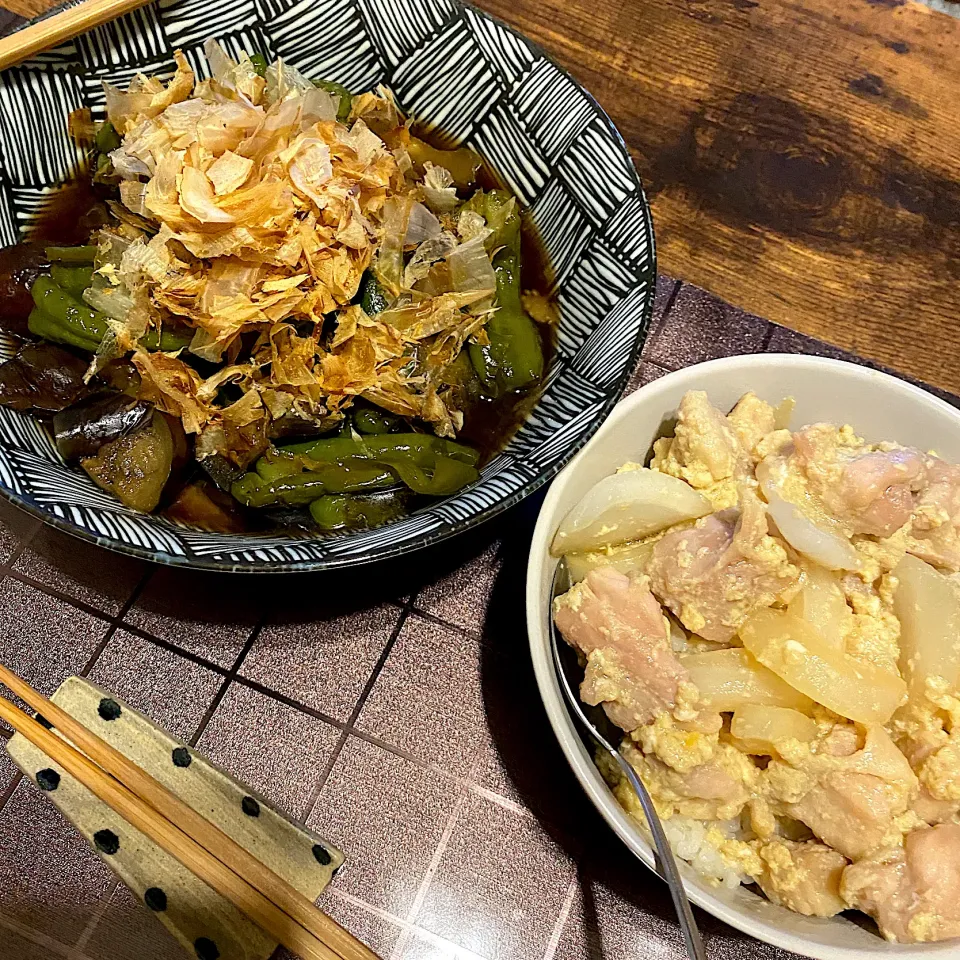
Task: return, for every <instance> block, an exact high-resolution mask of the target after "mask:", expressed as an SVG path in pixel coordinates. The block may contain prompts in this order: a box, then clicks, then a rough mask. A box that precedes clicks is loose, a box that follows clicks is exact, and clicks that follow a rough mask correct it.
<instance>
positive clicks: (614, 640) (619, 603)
mask: <svg viewBox="0 0 960 960" xmlns="http://www.w3.org/2000/svg"><path fill="white" fill-rule="evenodd" d="M553 616H554V620H555V621H556V624H557V627H558V629H559V630H560V632H561V633H562V634H563V637H564V639H565V640H566V641H567V643H569V644H570V645H571V646H573V647H576V648H577V649H578V650H579V651H580V652H581V653H582V654H583V655H584V656H585V657H586V660H587V665H586V673H585V675H584V679H583V683H582V685H581V687H580V696H581V698H582V699H583V700H584V702H585V703H589V704H592V705H596V704H599V703H602V704H603V707H604V710H606V712H607V716H609V717H610V719H611V720H612V721H613V722H614V723H615V724H616V725H617V726H618V727H621V728H622V729H623V730H626V731H627V732H629V731H631V730H635V729H636V728H637V727H639V726H641V725H642V724H645V723H649V722H650V721H651V720H653V719H654V718H655V717H656V716H657V715H658V714H660V713H663V712H664V711H670V710H673V708H674V707H675V706H676V703H677V690H678V687H679V685H680V684H682V683H685V682H689V678H688V676H687V672H686V670H684V669H683V667H681V666H680V662H679V661H678V660H677V658H676V655H675V654H674V653H673V650H672V649H671V645H670V639H669V636H668V634H667V628H666V624H665V622H664V617H663V614H662V613H661V612H660V605H659V604H658V603H657V601H656V600H655V599H654V597H653V594H651V593H650V588H649V587H648V586H647V583H646V580H644V579H631V578H629V577H627V576H626V575H625V574H622V573H620V572H618V571H617V570H614V569H613V568H611V567H606V568H603V569H600V570H592V571H591V572H590V573H588V574H587V578H586V579H585V580H581V581H580V583H578V584H577V585H576V586H574V587H573V588H572V589H570V590H568V591H567V592H566V593H565V594H564V595H563V596H561V597H558V598H557V599H556V600H555V601H554V608H553Z"/></svg>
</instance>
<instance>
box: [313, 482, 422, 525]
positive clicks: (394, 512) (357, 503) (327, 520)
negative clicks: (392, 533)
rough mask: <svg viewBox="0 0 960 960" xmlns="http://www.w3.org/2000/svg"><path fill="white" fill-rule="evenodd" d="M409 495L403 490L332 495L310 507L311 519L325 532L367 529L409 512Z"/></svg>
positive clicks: (322, 498)
mask: <svg viewBox="0 0 960 960" xmlns="http://www.w3.org/2000/svg"><path fill="white" fill-rule="evenodd" d="M409 496H410V495H409V494H408V493H406V492H405V491H403V490H385V491H383V492H382V493H373V494H363V495H356V494H355V495H353V496H350V495H348V494H330V495H327V496H323V497H320V499H319V500H314V501H313V503H311V504H310V516H312V517H313V520H314V522H315V523H316V525H317V526H318V527H319V528H320V529H321V530H323V531H325V532H328V533H329V532H333V531H334V530H368V529H370V528H371V527H378V526H380V524H382V523H389V522H390V521H391V520H396V519H397V518H398V517H401V516H403V514H404V513H406V510H407V505H408V500H409Z"/></svg>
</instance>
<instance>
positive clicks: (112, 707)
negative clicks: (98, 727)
mask: <svg viewBox="0 0 960 960" xmlns="http://www.w3.org/2000/svg"><path fill="white" fill-rule="evenodd" d="M97 713H99V714H100V719H101V720H108V721H109V720H116V719H117V717H119V716H120V714H121V713H123V710H121V709H120V704H119V703H117V701H116V700H114V699H112V698H111V697H104V698H103V699H102V700H101V701H100V706H99V707H97Z"/></svg>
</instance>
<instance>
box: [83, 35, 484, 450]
mask: <svg viewBox="0 0 960 960" xmlns="http://www.w3.org/2000/svg"><path fill="white" fill-rule="evenodd" d="M205 51H206V55H207V60H208V62H209V64H210V69H211V72H212V76H211V77H210V78H209V79H204V80H201V79H199V78H198V77H197V76H196V75H195V74H194V72H193V70H192V68H191V66H190V64H189V63H188V62H187V60H186V58H185V57H184V56H183V54H182V53H180V52H177V54H176V66H177V69H176V73H175V74H174V75H173V77H172V78H170V79H168V80H166V81H165V82H164V81H163V80H160V79H158V78H155V77H150V78H148V77H144V76H138V77H136V78H135V79H134V80H133V82H132V83H131V84H130V86H129V89H127V90H126V91H122V90H119V89H117V88H114V87H111V86H110V85H109V84H105V88H106V97H107V112H108V117H109V120H110V122H111V123H112V124H113V125H114V127H115V128H116V130H117V131H118V132H119V133H120V134H121V136H122V143H121V145H120V146H119V147H118V148H117V149H115V150H113V151H112V152H111V154H110V160H111V162H112V166H113V171H114V173H115V175H116V176H117V177H119V178H120V181H121V182H120V190H119V196H120V202H119V203H117V204H116V207H117V208H118V211H117V212H118V213H119V214H120V216H119V219H120V221H121V222H120V224H119V225H116V224H115V225H113V226H112V227H111V228H110V230H104V231H103V232H102V233H101V236H100V256H99V258H98V264H100V267H99V269H98V272H97V275H96V276H95V281H94V285H93V287H91V289H90V290H88V291H87V293H86V294H85V296H86V298H87V299H88V300H90V301H91V302H92V303H93V305H95V306H97V308H98V309H100V310H103V311H104V312H106V313H107V314H108V315H109V316H110V317H111V318H112V319H111V333H112V335H111V336H109V337H107V338H106V339H105V340H104V342H103V344H102V345H101V348H100V351H99V353H98V357H97V358H96V360H95V364H98V365H102V364H103V363H105V362H106V361H107V360H109V359H111V358H112V357H114V356H118V355H120V354H121V353H122V352H124V351H127V350H131V349H133V350H135V353H134V363H135V365H136V367H137V370H138V372H139V374H140V376H141V378H142V380H143V384H144V393H145V395H148V396H150V397H151V399H152V400H153V402H155V403H156V404H157V405H158V406H159V407H160V408H161V409H162V410H164V411H165V412H167V413H170V414H172V415H175V416H177V417H179V418H180V419H181V420H182V422H183V425H184V428H185V429H186V430H187V431H188V432H189V433H194V434H198V435H199V438H198V452H201V451H202V452H203V453H204V454H206V455H209V454H210V453H222V454H224V455H227V456H228V457H230V458H231V459H233V460H234V462H239V464H240V465H241V466H245V465H246V463H248V462H249V461H250V459H252V458H253V457H255V456H256V455H257V454H258V453H260V452H262V449H263V447H264V446H265V445H266V427H267V424H268V423H269V421H270V420H271V419H279V418H280V417H282V416H289V415H294V416H296V417H298V418H300V419H301V420H303V421H306V422H308V423H311V424H313V425H317V426H319V425H323V426H325V427H326V428H331V427H333V426H335V425H336V422H337V421H338V420H339V419H342V417H343V416H344V412H345V411H346V410H347V409H348V408H349V407H350V405H351V404H352V403H353V402H354V401H355V399H356V398H358V397H364V398H366V399H367V400H368V401H370V402H372V403H375V404H377V405H378V406H380V407H383V408H384V409H386V410H388V411H391V412H394V413H398V414H401V415H403V416H406V417H416V418H419V419H421V420H423V421H425V422H426V423H428V424H430V426H431V427H432V428H433V429H434V431H435V432H436V433H437V434H439V435H440V436H445V437H453V436H455V435H456V432H457V430H458V429H459V428H460V427H461V426H462V423H463V414H462V411H461V410H459V409H457V403H456V400H455V394H454V392H453V391H452V390H451V389H450V387H449V386H448V384H449V383H450V382H452V381H451V378H450V377H448V376H447V371H448V369H449V368H450V367H451V366H452V365H453V364H454V363H455V362H456V361H457V359H458V357H459V355H460V353H461V351H462V350H463V349H464V347H465V345H466V343H467V342H468V341H469V340H473V341H476V342H479V343H484V342H485V334H484V326H485V324H486V321H487V319H488V317H489V316H490V315H491V313H492V311H493V310H494V305H493V301H492V296H493V293H494V286H495V277H494V272H493V269H492V267H491V256H492V255H493V253H495V251H489V250H486V249H485V247H484V241H485V238H486V236H487V235H488V234H489V233H490V231H489V230H488V229H487V228H486V227H485V224H484V220H483V218H482V217H480V216H478V215H476V214H470V215H469V217H468V219H467V220H466V221H462V222H461V223H460V224H459V225H458V223H457V222H456V219H455V218H454V217H453V216H452V215H451V214H450V213H449V211H450V209H451V208H452V206H453V204H452V203H451V202H450V198H455V195H454V194H453V191H452V187H451V184H452V182H453V179H452V177H451V176H450V174H449V173H448V172H447V171H445V170H443V169H442V168H439V167H437V166H435V165H434V164H432V163H427V164H426V165H421V166H420V168H419V169H420V170H421V176H420V178H418V177H417V175H416V174H415V172H414V171H415V169H417V168H416V167H415V164H414V163H413V162H412V161H411V159H410V156H409V155H408V153H407V151H406V147H405V144H408V143H409V142H410V138H409V133H408V130H407V128H406V126H405V121H404V119H403V118H402V117H401V116H400V115H399V113H398V112H397V108H396V105H395V103H394V101H393V99H392V97H391V96H390V95H389V92H388V91H386V90H383V89H381V90H380V91H379V92H378V93H367V94H363V95H362V96H360V97H356V98H354V102H353V107H352V111H351V114H350V116H349V118H348V119H347V122H346V123H340V122H338V121H337V119H336V117H337V110H338V106H339V102H338V100H339V98H338V97H337V96H336V95H334V94H331V93H328V92H327V91H326V90H325V89H321V88H318V87H317V86H315V85H314V84H313V83H312V82H310V81H309V80H307V79H306V78H305V77H303V75H302V74H300V73H299V71H297V70H296V69H295V68H293V67H291V66H290V65H288V64H285V63H283V62H282V61H278V62H277V63H276V64H274V65H273V66H271V67H269V68H268V69H267V71H266V76H265V77H263V76H260V75H258V73H257V70H256V69H255V67H254V65H253V63H252V62H251V60H250V58H249V57H248V56H247V55H246V54H241V56H240V60H239V62H237V61H235V60H233V59H232V58H231V57H230V56H228V55H227V53H226V52H225V51H224V50H223V48H222V47H221V46H220V45H219V44H218V43H217V42H216V41H213V40H211V41H208V42H207V44H206V47H205ZM423 176H425V177H426V182H424V180H423ZM121 206H122V211H121V210H120V209H119V208H121ZM465 228H466V229H465ZM411 251H412V252H413V257H412V259H411V265H410V266H409V267H407V268H406V269H403V258H404V255H405V254H409V253H410V252H411ZM418 254H419V256H418ZM371 266H373V267H375V268H376V269H377V272H378V275H380V276H381V277H382V278H383V281H384V286H385V288H386V289H387V290H388V291H389V293H390V295H391V303H390V309H389V310H384V311H382V312H381V313H378V314H377V315H373V316H371V315H369V314H368V313H367V312H365V311H364V310H363V309H362V307H361V306H360V305H358V304H357V303H356V302H355V301H356V300H357V295H358V290H359V287H360V283H361V277H362V276H363V273H364V271H365V270H367V269H369V268H371ZM94 301H95V302H94ZM183 328H187V332H188V335H189V332H190V331H192V339H190V340H189V346H188V347H186V348H185V349H186V350H187V351H189V353H191V354H194V355H195V356H197V357H199V358H201V359H202V360H206V361H210V362H212V363H216V364H218V365H221V369H220V370H218V371H217V372H216V373H215V374H214V375H213V376H211V377H208V378H207V379H206V380H205V379H204V378H203V377H202V376H201V375H200V374H199V373H197V372H196V370H195V369H194V366H193V365H191V364H188V363H186V362H185V360H186V357H185V356H183V355H181V354H179V353H178V352H177V351H168V352H163V351H162V350H149V349H147V347H146V346H145V345H144V337H145V335H146V334H147V333H148V332H150V331H158V330H170V329H180V330H182V329H183ZM227 387H229V388H231V389H234V390H235V389H236V388H239V389H240V390H241V391H242V395H241V396H240V398H239V399H237V400H235V401H234V402H232V403H231V404H228V405H224V404H223V402H222V399H221V400H220V402H219V403H218V402H215V401H217V399H218V395H219V393H220V391H221V390H222V389H225V388H227ZM240 436H242V438H243V442H239V443H238V437H240Z"/></svg>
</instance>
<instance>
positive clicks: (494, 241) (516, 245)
mask: <svg viewBox="0 0 960 960" xmlns="http://www.w3.org/2000/svg"><path fill="white" fill-rule="evenodd" d="M460 209H461V210H470V211H472V212H473V213H479V214H480V216H481V217H483V219H484V220H486V221H487V226H488V227H489V228H490V229H491V230H492V231H493V233H491V234H490V236H489V237H487V239H486V240H485V241H484V246H485V247H486V248H487V252H488V253H492V252H493V251H494V250H497V249H499V248H500V247H507V248H509V249H510V250H512V251H513V253H515V254H516V256H517V257H519V256H520V212H519V211H518V209H517V201H516V198H515V197H514V196H513V195H512V194H511V193H508V192H507V191H506V190H477V191H476V193H474V195H473V196H472V197H471V198H470V199H469V200H467V201H466V203H464V204H463V205H462V206H461V207H460Z"/></svg>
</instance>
